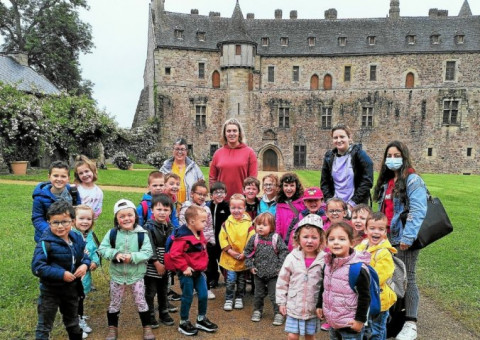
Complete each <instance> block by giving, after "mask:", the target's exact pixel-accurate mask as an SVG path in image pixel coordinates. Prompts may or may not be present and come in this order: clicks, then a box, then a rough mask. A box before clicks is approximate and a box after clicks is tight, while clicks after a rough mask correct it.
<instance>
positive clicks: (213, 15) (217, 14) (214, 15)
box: [208, 12, 220, 17]
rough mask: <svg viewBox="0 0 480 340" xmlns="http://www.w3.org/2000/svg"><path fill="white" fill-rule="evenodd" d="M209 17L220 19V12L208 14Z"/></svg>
mask: <svg viewBox="0 0 480 340" xmlns="http://www.w3.org/2000/svg"><path fill="white" fill-rule="evenodd" d="M208 16H209V17H219V16H220V12H209V13H208Z"/></svg>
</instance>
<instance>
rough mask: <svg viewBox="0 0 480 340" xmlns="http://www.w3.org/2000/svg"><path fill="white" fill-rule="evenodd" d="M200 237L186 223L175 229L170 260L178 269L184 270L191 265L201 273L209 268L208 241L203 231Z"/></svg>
mask: <svg viewBox="0 0 480 340" xmlns="http://www.w3.org/2000/svg"><path fill="white" fill-rule="evenodd" d="M198 237H199V238H197V237H195V235H194V234H193V232H192V231H191V230H190V229H188V227H187V226H186V225H182V226H181V227H180V228H178V229H177V230H175V240H174V241H173V243H172V248H171V249H170V260H171V262H172V264H173V266H174V267H175V269H176V270H179V271H181V272H184V271H185V270H186V269H187V268H188V267H190V268H192V269H193V270H194V271H195V272H198V273H199V272H203V271H205V270H206V269H207V265H208V254H207V248H206V247H207V241H206V240H205V236H204V235H203V232H199V235H198Z"/></svg>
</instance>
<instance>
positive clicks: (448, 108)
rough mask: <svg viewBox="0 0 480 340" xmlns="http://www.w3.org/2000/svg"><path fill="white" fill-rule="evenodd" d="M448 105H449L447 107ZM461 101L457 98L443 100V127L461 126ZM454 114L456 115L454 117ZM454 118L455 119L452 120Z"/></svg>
mask: <svg viewBox="0 0 480 340" xmlns="http://www.w3.org/2000/svg"><path fill="white" fill-rule="evenodd" d="M446 103H448V105H446ZM460 104H461V103H460V100H459V99H456V98H445V99H443V108H442V125H443V126H459V125H460V119H459V118H460ZM452 113H454V115H452ZM452 117H454V119H452Z"/></svg>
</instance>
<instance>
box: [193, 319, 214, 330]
mask: <svg viewBox="0 0 480 340" xmlns="http://www.w3.org/2000/svg"><path fill="white" fill-rule="evenodd" d="M195 327H197V328H198V329H200V330H202V331H205V332H209V333H213V332H216V331H217V330H218V326H217V325H216V324H214V323H213V322H211V321H210V320H208V319H207V317H204V318H203V320H201V321H199V320H198V319H197V323H196V324H195Z"/></svg>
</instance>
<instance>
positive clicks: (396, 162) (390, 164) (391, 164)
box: [385, 157, 403, 171]
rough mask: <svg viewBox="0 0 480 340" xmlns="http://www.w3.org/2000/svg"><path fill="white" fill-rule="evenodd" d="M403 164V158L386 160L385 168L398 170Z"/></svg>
mask: <svg viewBox="0 0 480 340" xmlns="http://www.w3.org/2000/svg"><path fill="white" fill-rule="evenodd" d="M402 164H403V158H402V157H398V158H387V159H386V160H385V165H386V166H387V168H389V169H390V170H392V171H395V170H398V169H400V168H401V167H402Z"/></svg>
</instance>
